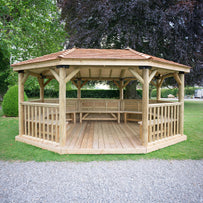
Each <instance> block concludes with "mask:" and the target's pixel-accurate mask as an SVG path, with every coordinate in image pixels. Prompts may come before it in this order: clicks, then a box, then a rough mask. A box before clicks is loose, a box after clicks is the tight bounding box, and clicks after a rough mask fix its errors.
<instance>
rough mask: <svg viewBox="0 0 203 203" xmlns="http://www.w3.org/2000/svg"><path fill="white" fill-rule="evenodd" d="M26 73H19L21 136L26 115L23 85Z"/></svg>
mask: <svg viewBox="0 0 203 203" xmlns="http://www.w3.org/2000/svg"><path fill="white" fill-rule="evenodd" d="M23 77H24V72H18V116H19V135H20V136H21V135H23V134H24V122H23V120H24V118H23V117H24V114H23V105H22V104H21V102H24V83H23Z"/></svg>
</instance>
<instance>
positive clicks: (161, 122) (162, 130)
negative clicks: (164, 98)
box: [161, 106, 163, 139]
mask: <svg viewBox="0 0 203 203" xmlns="http://www.w3.org/2000/svg"><path fill="white" fill-rule="evenodd" d="M162 138H163V106H161V139H162Z"/></svg>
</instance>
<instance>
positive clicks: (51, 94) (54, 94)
mask: <svg viewBox="0 0 203 203" xmlns="http://www.w3.org/2000/svg"><path fill="white" fill-rule="evenodd" d="M196 89H199V88H197V87H186V88H185V95H194V94H195V90H196ZM25 92H26V94H27V96H28V97H29V98H33V97H39V92H40V91H39V89H36V90H32V91H31V90H25ZM137 93H138V95H139V96H140V97H142V90H137ZM169 94H172V95H174V96H175V97H176V96H177V95H178V88H174V89H163V88H162V89H161V97H162V98H167V97H168V95H169ZM44 95H45V97H47V98H58V96H59V91H58V90H55V89H45V90H44ZM124 95H125V90H124ZM66 97H68V98H77V90H67V91H66ZM81 97H82V98H119V90H81ZM151 97H156V89H153V90H152V92H151Z"/></svg>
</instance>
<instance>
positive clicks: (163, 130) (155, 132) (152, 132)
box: [148, 102, 180, 142]
mask: <svg viewBox="0 0 203 203" xmlns="http://www.w3.org/2000/svg"><path fill="white" fill-rule="evenodd" d="M179 112H180V103H179V102H176V103H159V104H149V117H148V127H149V128H148V129H149V137H148V141H149V142H153V141H156V140H160V139H162V138H166V137H170V136H174V135H177V134H179V133H180V129H179Z"/></svg>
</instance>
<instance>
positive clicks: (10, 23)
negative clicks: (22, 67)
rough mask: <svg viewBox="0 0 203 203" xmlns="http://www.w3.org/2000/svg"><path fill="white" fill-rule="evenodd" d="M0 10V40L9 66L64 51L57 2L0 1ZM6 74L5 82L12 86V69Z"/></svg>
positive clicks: (39, 0) (14, 78) (14, 80)
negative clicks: (8, 60)
mask: <svg viewBox="0 0 203 203" xmlns="http://www.w3.org/2000/svg"><path fill="white" fill-rule="evenodd" d="M0 11H1V12H0V40H1V42H3V43H4V44H5V45H6V47H7V50H6V52H7V53H8V56H9V54H10V56H11V57H10V62H11V63H14V62H18V61H23V60H27V59H30V58H34V57H37V56H42V55H45V54H49V53H53V52H57V51H59V50H61V49H63V46H64V43H65V41H66V35H67V34H66V33H65V31H64V25H63V24H62V23H61V22H60V10H59V9H58V7H57V4H56V0H43V1H41V0H0ZM6 52H4V53H6ZM4 67H5V66H4ZM9 72H10V75H9V77H8V78H7V79H6V81H7V82H8V83H9V84H10V85H14V84H16V82H17V76H16V74H15V73H14V72H13V71H12V69H10V71H9ZM30 80H32V82H33V83H32V84H33V85H34V86H36V85H37V82H36V80H34V79H33V78H32V79H31V78H29V81H30ZM30 82H31V81H30ZM28 83H29V82H28ZM26 87H27V86H25V88H26Z"/></svg>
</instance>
